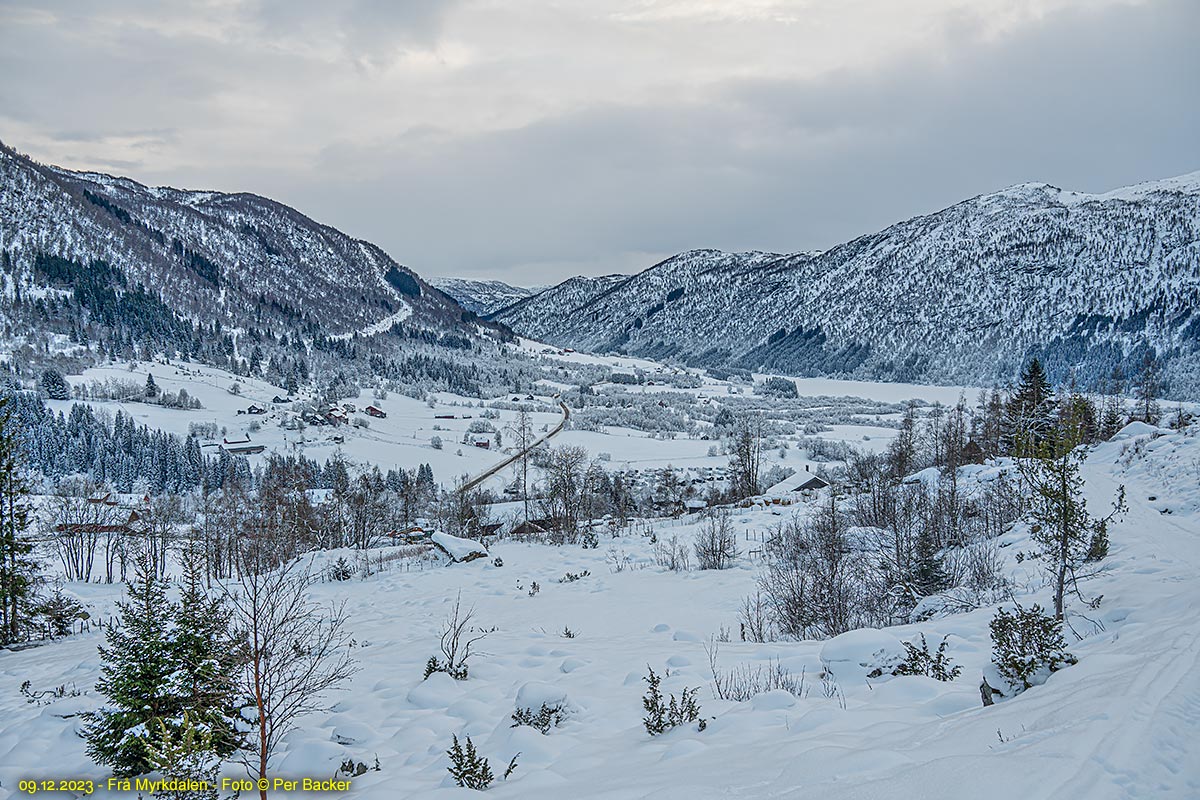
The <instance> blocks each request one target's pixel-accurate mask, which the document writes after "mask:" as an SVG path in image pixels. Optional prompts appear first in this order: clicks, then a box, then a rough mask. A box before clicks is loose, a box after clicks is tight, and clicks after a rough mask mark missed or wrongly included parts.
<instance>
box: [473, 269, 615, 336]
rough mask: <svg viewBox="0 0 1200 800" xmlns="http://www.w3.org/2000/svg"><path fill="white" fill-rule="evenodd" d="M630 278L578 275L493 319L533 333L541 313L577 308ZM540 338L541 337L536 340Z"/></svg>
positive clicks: (519, 302)
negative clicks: (509, 322) (514, 324)
mask: <svg viewBox="0 0 1200 800" xmlns="http://www.w3.org/2000/svg"><path fill="white" fill-rule="evenodd" d="M628 278H629V276H628V275H600V276H597V277H592V276H587V275H578V276H576V277H574V278H567V279H566V280H565V281H563V282H562V283H560V284H557V285H555V286H550V287H547V288H545V289H542V290H541V291H540V292H537V293H536V294H532V295H530V296H529V297H526V298H524V299H522V300H518V301H516V302H515V303H513V304H511V305H509V306H506V307H504V308H501V309H498V310H497V311H494V312H492V315H491V318H492V319H496V320H499V319H504V320H514V321H516V322H517V323H518V324H520V325H521V326H522V327H525V328H528V329H530V330H532V329H535V328H536V327H537V326H538V325H539V322H538V317H539V316H540V315H541V314H542V313H544V312H545V313H553V310H554V309H567V308H572V309H573V308H578V307H580V306H582V305H584V304H586V303H589V302H591V301H592V300H594V299H595V298H597V297H598V296H600V295H601V294H603V293H604V292H606V291H608V290H609V289H611V288H613V287H614V286H617V285H619V284H620V283H622V282H623V281H625V280H627V279H628ZM534 338H538V337H534Z"/></svg>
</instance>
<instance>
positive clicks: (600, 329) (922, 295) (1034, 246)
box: [494, 173, 1200, 396]
mask: <svg viewBox="0 0 1200 800" xmlns="http://www.w3.org/2000/svg"><path fill="white" fill-rule="evenodd" d="M572 280H577V279H572ZM571 285H572V281H567V282H565V283H564V284H562V285H561V286H560V287H554V288H552V289H550V290H547V291H545V292H542V293H540V294H538V295H536V296H534V297H532V298H530V299H529V300H526V301H522V302H521V303H518V304H516V305H514V306H511V307H509V308H507V309H502V310H501V311H500V312H498V313H497V314H495V315H494V318H495V319H497V320H500V321H502V322H504V323H506V324H508V325H509V326H511V327H512V328H513V329H514V330H515V331H516V332H518V333H520V334H522V335H525V336H530V337H533V338H538V339H543V340H545V341H548V342H551V343H554V344H557V345H560V346H570V347H574V348H576V349H585V350H598V351H609V350H611V351H616V352H623V353H628V354H631V355H645V356H651V357H658V358H672V359H675V360H678V361H681V362H685V363H689V364H693V365H699V366H710V365H711V366H716V365H720V366H734V367H744V368H768V369H774V370H778V371H781V372H785V373H790V374H796V375H843V376H853V377H861V378H870V379H882V380H907V381H936V382H947V383H955V382H961V383H967V384H982V383H991V382H993V381H1004V380H1007V379H1009V378H1011V377H1012V376H1013V375H1014V374H1015V373H1016V372H1017V371H1018V370H1019V368H1020V366H1021V364H1022V362H1023V361H1025V360H1026V359H1027V358H1029V357H1030V356H1033V355H1039V356H1041V357H1042V358H1043V359H1045V360H1046V361H1047V363H1048V366H1049V368H1050V371H1051V374H1052V376H1053V377H1055V378H1059V379H1061V378H1063V377H1065V376H1066V375H1067V374H1068V373H1069V372H1070V371H1071V370H1075V372H1076V375H1077V377H1078V378H1079V380H1080V381H1081V383H1083V384H1085V385H1088V384H1094V383H1097V382H1099V381H1100V380H1101V379H1102V378H1104V377H1107V376H1108V375H1109V373H1110V372H1111V370H1112V368H1113V367H1114V366H1117V365H1122V366H1124V367H1125V369H1126V372H1127V373H1128V372H1129V368H1130V366H1131V365H1133V364H1138V363H1140V361H1141V354H1142V353H1143V352H1144V351H1145V350H1146V349H1147V348H1152V349H1154V350H1156V351H1157V352H1158V354H1159V356H1160V357H1161V358H1162V359H1163V362H1164V364H1165V376H1166V378H1167V379H1168V381H1169V384H1170V389H1171V391H1172V393H1173V394H1175V395H1179V396H1200V312H1198V309H1200V173H1194V174H1192V175H1187V176H1182V177H1180V178H1173V179H1169V180H1165V181H1158V182H1152V183H1147V184H1140V185H1138V186H1133V187H1129V188H1126V189H1120V190H1117V191H1114V192H1109V193H1106V194H1101V195H1088V194H1081V193H1077V192H1069V191H1063V190H1061V189H1058V188H1055V187H1052V186H1049V185H1046V184H1024V185H1020V186H1015V187H1011V188H1009V189H1005V190H1003V191H1000V192H996V193H993V194H988V195H982V196H980V197H976V198H973V199H970V200H967V201H965V202H962V203H959V204H957V205H954V206H952V207H950V208H947V209H945V210H943V211H940V212H937V213H935V214H931V215H928V216H923V217H916V218H914V219H911V220H907V221H905V222H901V223H899V224H896V225H893V226H891V227H890V228H887V229H886V230H883V231H880V232H879V233H875V234H871V235H868V236H862V237H860V238H858V239H855V240H854V241H851V242H848V243H846V244H843V245H840V246H838V247H834V248H832V249H831V250H828V251H825V252H823V253H816V254H814V253H798V254H794V255H790V256H786V257H771V256H767V255H764V254H759V253H751V254H727V253H720V252H717V251H692V252H689V253H683V254H680V255H679V256H675V257H674V258H671V259H668V260H667V261H664V262H662V263H660V264H657V265H655V266H653V267H651V268H649V269H648V270H646V271H644V272H642V273H640V274H638V275H636V276H634V277H632V278H629V279H627V280H625V281H623V282H621V283H619V284H617V285H614V286H610V287H608V289H607V290H606V291H600V292H596V293H595V294H593V295H591V296H586V294H581V293H579V292H577V291H572V290H571V289H570V286H571Z"/></svg>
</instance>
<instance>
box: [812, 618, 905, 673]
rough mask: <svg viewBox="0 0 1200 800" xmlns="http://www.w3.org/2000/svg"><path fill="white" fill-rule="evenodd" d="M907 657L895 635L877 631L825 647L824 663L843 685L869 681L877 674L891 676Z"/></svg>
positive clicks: (858, 633) (854, 633)
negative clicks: (863, 680) (877, 672)
mask: <svg viewBox="0 0 1200 800" xmlns="http://www.w3.org/2000/svg"><path fill="white" fill-rule="evenodd" d="M903 657H904V645H902V644H901V643H900V640H899V639H897V638H896V637H895V635H893V634H890V633H888V632H886V631H881V630H876V629H874V628H863V629H861V630H856V631H848V632H846V633H843V634H841V635H839V636H835V637H833V638H832V639H830V640H829V641H827V642H826V643H825V644H824V645H823V646H822V647H821V663H822V664H824V665H825V669H826V670H827V671H828V672H831V673H833V675H834V676H835V677H836V678H837V679H838V680H839V681H840V680H844V679H850V678H854V679H857V678H862V677H866V676H867V675H868V674H869V673H871V672H874V671H875V670H877V669H878V670H882V671H883V672H891V669H892V667H893V666H894V665H895V664H896V662H898V661H900V660H901V659H902V658H903Z"/></svg>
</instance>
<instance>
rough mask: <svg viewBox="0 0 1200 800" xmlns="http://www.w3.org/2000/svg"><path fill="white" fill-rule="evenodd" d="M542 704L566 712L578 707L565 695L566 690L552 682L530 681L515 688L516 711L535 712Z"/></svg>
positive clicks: (575, 709)
mask: <svg viewBox="0 0 1200 800" xmlns="http://www.w3.org/2000/svg"><path fill="white" fill-rule="evenodd" d="M542 706H547V707H549V708H554V707H555V706H557V707H558V708H561V709H563V710H564V711H567V712H574V711H577V710H578V707H577V706H576V705H575V704H574V703H573V702H571V698H570V697H568V696H567V690H566V689H563V688H562V687H561V686H556V685H554V684H553V683H544V682H542V681H530V682H529V683H526V684H525V685H523V686H522V687H521V688H520V689H518V690H517V702H516V708H517V710H518V711H520V710H521V709H526V710H528V711H531V712H533V713H534V714H536V713H537V712H538V711H539V710H540V709H541V708H542Z"/></svg>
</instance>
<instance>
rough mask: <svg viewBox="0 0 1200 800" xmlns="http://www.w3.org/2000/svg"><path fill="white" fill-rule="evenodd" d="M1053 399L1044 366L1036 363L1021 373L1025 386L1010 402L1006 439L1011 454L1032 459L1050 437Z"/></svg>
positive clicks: (1017, 391) (1021, 387)
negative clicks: (1038, 448) (1039, 447)
mask: <svg viewBox="0 0 1200 800" xmlns="http://www.w3.org/2000/svg"><path fill="white" fill-rule="evenodd" d="M1052 401H1053V397H1052V396H1051V394H1050V382H1049V381H1048V380H1047V379H1046V372H1045V370H1044V369H1042V362H1041V361H1039V360H1038V359H1036V358H1035V359H1033V360H1032V361H1030V362H1029V366H1027V367H1026V368H1025V371H1024V372H1023V373H1021V384H1020V386H1018V387H1017V390H1016V392H1014V393H1013V396H1012V399H1011V400H1009V401H1008V408H1007V413H1006V419H1005V423H1006V426H1005V427H1006V439H1007V444H1008V447H1009V448H1010V450H1011V451H1012V452H1013V453H1014V454H1016V455H1018V456H1021V455H1030V454H1032V453H1033V452H1034V451H1035V450H1036V449H1037V447H1038V446H1039V445H1040V444H1041V443H1042V442H1044V441H1045V440H1046V438H1047V437H1048V436H1049V435H1050V429H1051V427H1052V426H1051V409H1052V407H1053V402H1052Z"/></svg>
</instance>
